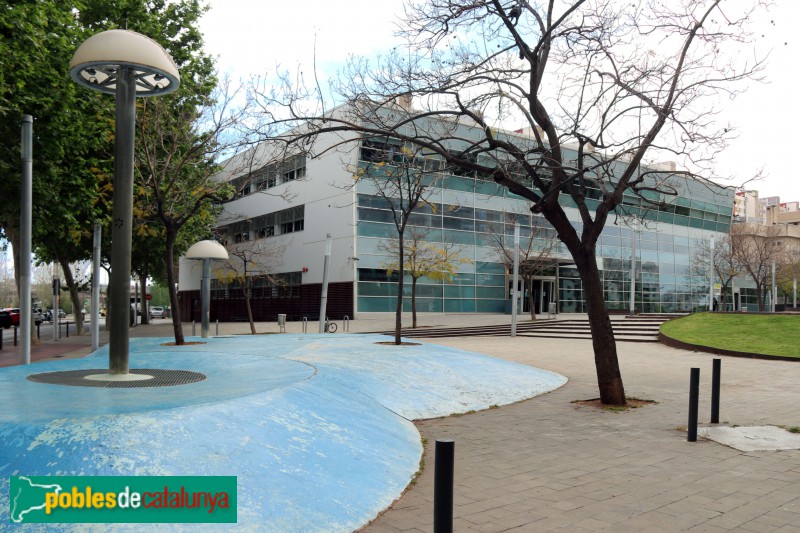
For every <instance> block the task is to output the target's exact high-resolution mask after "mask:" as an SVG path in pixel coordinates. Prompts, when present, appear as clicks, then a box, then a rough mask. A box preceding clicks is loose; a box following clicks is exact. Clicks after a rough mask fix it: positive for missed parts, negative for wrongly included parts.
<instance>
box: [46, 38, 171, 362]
mask: <svg viewBox="0 0 800 533" xmlns="http://www.w3.org/2000/svg"><path fill="white" fill-rule="evenodd" d="M69 67H70V75H71V76H72V79H73V80H74V81H75V82H77V83H78V84H80V85H83V86H84V87H88V88H90V89H94V90H97V91H100V92H104V93H108V94H113V95H115V97H116V106H117V107H116V115H115V119H116V120H115V126H114V198H113V202H114V204H113V210H112V215H111V222H112V223H111V277H110V279H109V284H108V297H109V298H110V299H111V307H110V309H109V317H108V321H109V339H110V340H109V351H108V370H109V374H111V375H116V374H125V375H127V374H128V373H129V368H128V350H129V341H130V339H129V331H128V322H129V319H130V314H129V313H130V304H129V302H130V280H131V238H132V220H131V219H132V216H133V149H134V138H135V134H136V106H135V100H136V97H137V96H157V95H162V94H167V93H171V92H173V91H175V90H177V89H178V84H179V83H180V76H179V75H178V67H177V66H176V65H175V62H174V61H173V60H172V58H171V57H170V56H169V54H168V53H167V52H166V50H164V49H163V48H162V47H161V45H159V44H158V43H156V42H155V41H154V40H152V39H150V38H149V37H146V36H144V35H142V34H140V33H136V32H133V31H128V30H108V31H104V32H102V33H98V34H96V35H93V36H91V37H89V38H88V39H87V40H86V41H85V42H84V43H83V44H82V45H81V46H80V47H79V48H78V49H77V50H76V51H75V55H74V56H73V57H72V61H70V64H69ZM54 312H57V310H54Z"/></svg>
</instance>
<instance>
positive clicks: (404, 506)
mask: <svg viewBox="0 0 800 533" xmlns="http://www.w3.org/2000/svg"><path fill="white" fill-rule="evenodd" d="M423 316H424V317H425V320H424V323H425V324H426V325H427V326H454V325H478V324H481V323H502V322H503V321H508V317H503V316H497V315H483V316H476V315H469V316H458V315H456V316H443V315H431V316H428V315H423ZM350 325H351V330H352V331H356V330H358V331H380V330H383V329H386V328H387V327H388V326H390V325H391V317H388V316H380V315H376V316H374V317H367V318H365V319H362V320H358V321H353V322H351V324H350ZM300 327H301V326H300V324H299V323H290V324H289V327H288V329H289V331H290V333H297V332H299V331H300ZM315 327H316V323H309V330H313V331H316V330H315ZM221 328H222V329H223V330H222V331H221V333H226V334H227V333H235V332H239V331H244V330H246V328H247V327H246V324H224V325H221ZM340 328H341V324H340ZM187 330H188V328H187ZM212 331H213V326H212ZM259 331H272V332H274V331H277V326H276V325H275V324H260V325H259ZM340 331H341V330H340ZM169 332H170V328H169V326H168V325H166V324H161V323H158V324H156V325H154V326H145V327H141V328H137V329H135V330H134V335H148V336H149V335H152V336H159V337H162V336H169ZM336 335H339V334H338V333H337V334H336ZM419 340H421V341H424V342H431V343H436V344H439V345H443V346H447V347H452V348H458V349H462V350H468V351H472V352H478V353H482V354H486V355H491V356H494V357H498V358H502V359H506V360H509V361H512V362H517V363H522V364H524V365H530V366H534V367H537V368H541V369H544V370H549V371H552V372H554V373H557V374H561V375H564V376H566V377H567V378H568V379H569V381H568V382H567V383H566V385H564V386H562V387H560V388H558V389H556V390H554V391H552V392H550V393H547V394H545V395H542V396H538V397H536V398H533V399H530V400H525V401H521V402H518V403H514V404H511V405H506V406H503V407H500V408H497V409H488V410H485V411H480V412H477V413H473V414H466V415H463V416H455V417H448V418H436V419H431V420H423V421H418V422H416V426H417V428H418V429H419V431H420V433H421V434H422V437H423V438H424V439H426V442H427V450H426V456H425V459H426V461H425V469H424V471H423V473H422V475H421V476H420V478H419V479H418V480H417V482H416V483H415V484H414V485H412V486H411V487H410V488H409V490H408V491H406V492H405V494H404V495H403V496H402V497H400V498H399V499H398V500H397V501H396V502H395V503H394V504H393V505H392V507H391V508H390V509H389V510H388V511H386V512H385V513H383V514H382V515H381V516H379V517H378V518H377V519H376V520H375V521H373V523H371V524H370V525H368V526H366V527H365V528H364V531H369V532H373V531H374V532H380V531H387V532H395V531H411V532H420V531H421V532H429V531H432V519H433V510H432V494H433V471H434V465H433V444H434V441H435V440H436V439H437V438H447V439H453V440H455V443H456V472H455V478H456V493H455V509H454V516H455V530H456V531H486V532H499V531H521V532H525V531H550V530H563V531H597V530H606V531H614V532H617V531H621V532H624V531H681V530H694V531H800V451H798V450H788V451H758V452H740V451H737V450H735V449H733V448H729V447H726V446H723V445H721V444H718V443H716V442H712V441H707V440H704V439H702V438H701V440H699V441H698V442H696V443H688V442H686V431H685V429H686V428H685V426H686V424H687V407H688V388H689V370H690V368H692V367H699V368H700V369H701V396H700V421H701V424H704V423H707V421H708V419H709V412H710V406H709V399H710V398H709V397H710V382H711V364H712V359H713V358H715V357H718V356H713V355H710V354H704V353H696V352H687V351H681V350H675V349H672V348H667V347H664V346H661V345H657V344H641V343H619V345H618V349H619V352H620V364H621V368H622V375H623V379H624V381H625V386H626V392H627V395H628V396H629V397H637V398H641V399H647V400H653V401H655V402H658V403H657V404H654V405H648V406H644V407H640V408H637V409H631V410H629V411H625V412H617V411H598V410H596V409H595V408H592V407H586V406H581V405H577V404H574V403H572V402H574V401H576V400H586V399H590V398H595V397H597V386H596V383H595V375H594V364H593V356H592V350H591V344H590V343H589V342H588V341H585V340H565V339H539V338H537V339H532V338H516V339H511V338H507V337H464V338H458V337H455V338H444V339H431V340H429V341H426V340H425V339H419ZM72 342H74V343H75V344H74V348H76V350H73V351H67V352H65V355H66V356H67V357H71V356H74V355H80V353H81V351H82V350H84V351H85V350H86V348H85V347H82V346H80V343H79V341H72ZM82 342H85V340H84V341H82ZM721 359H722V401H721V420H722V422H723V424H725V425H730V426H762V425H775V426H787V427H791V426H800V394H799V393H798V384H800V362H798V363H793V362H783V361H764V360H752V359H742V358H733V357H721ZM317 527H318V529H316V530H318V531H337V530H340V529H336V528H335V527H331V525H330V524H322V523H318V524H317ZM267 530H268V529H267Z"/></svg>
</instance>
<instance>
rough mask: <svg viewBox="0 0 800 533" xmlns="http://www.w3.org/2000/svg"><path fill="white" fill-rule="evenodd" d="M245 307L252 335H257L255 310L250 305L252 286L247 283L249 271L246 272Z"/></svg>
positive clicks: (244, 283)
mask: <svg viewBox="0 0 800 533" xmlns="http://www.w3.org/2000/svg"><path fill="white" fill-rule="evenodd" d="M242 287H244V306H245V308H246V309H247V321H248V322H250V334H251V335H255V334H256V324H255V322H253V308H252V306H251V305H250V284H249V283H248V282H247V270H245V271H244V282H243V283H242Z"/></svg>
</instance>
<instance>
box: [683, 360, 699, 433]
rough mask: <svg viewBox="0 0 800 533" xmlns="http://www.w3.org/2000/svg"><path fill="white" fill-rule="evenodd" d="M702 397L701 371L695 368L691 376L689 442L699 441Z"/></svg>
mask: <svg viewBox="0 0 800 533" xmlns="http://www.w3.org/2000/svg"><path fill="white" fill-rule="evenodd" d="M699 396H700V369H699V368H693V369H692V370H691V373H690V375H689V427H688V428H687V433H688V436H687V437H686V440H688V441H689V442H696V441H697V404H698V397H699Z"/></svg>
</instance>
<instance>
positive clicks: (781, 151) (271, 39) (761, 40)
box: [201, 0, 800, 201]
mask: <svg viewBox="0 0 800 533" xmlns="http://www.w3.org/2000/svg"><path fill="white" fill-rule="evenodd" d="M209 3H210V8H211V9H210V11H209V12H208V13H207V14H206V15H205V16H204V18H203V20H202V21H201V30H202V31H203V33H204V36H205V42H206V51H207V52H208V53H210V54H211V55H213V56H216V57H217V58H218V63H217V64H218V68H219V69H220V71H221V72H223V73H227V74H229V75H230V76H231V77H232V79H233V80H238V79H242V80H248V79H249V78H250V77H251V76H254V75H263V74H265V73H267V74H268V75H272V74H273V73H274V72H275V68H276V65H280V67H281V68H291V69H294V68H297V67H299V70H300V71H302V72H303V73H304V74H305V75H306V76H308V75H310V73H311V72H312V70H313V68H314V59H315V51H316V67H317V71H318V72H319V73H321V75H322V77H325V76H326V75H330V74H332V73H334V72H335V71H336V70H337V68H338V67H339V66H341V65H342V64H343V63H344V62H345V61H346V60H347V58H348V57H349V56H350V55H355V56H367V57H369V56H375V55H377V54H379V53H381V52H384V51H387V50H389V49H390V48H391V47H392V45H393V44H394V43H397V42H398V41H397V40H396V37H394V36H393V31H394V29H395V28H396V23H397V21H398V16H399V15H402V6H403V2H402V0H379V1H373V2H364V1H362V0H337V1H336V2H332V1H330V0H307V1H304V2H301V3H297V4H293V3H283V2H275V1H263V0H210V2H209ZM799 18H800V2H795V1H791V0H778V2H777V5H775V6H773V8H772V9H770V10H769V11H768V12H766V13H762V14H760V15H759V16H758V17H757V19H756V37H757V43H756V53H757V54H760V55H762V56H763V55H767V54H768V55H769V60H768V66H767V69H766V72H765V81H764V83H751V84H750V85H749V87H748V90H747V92H746V93H745V94H743V95H740V96H739V97H737V98H736V99H735V100H733V101H727V98H726V102H725V106H724V107H725V113H726V117H725V120H726V122H729V123H730V124H731V125H732V126H733V127H734V128H735V129H736V132H737V134H738V138H736V139H735V140H734V141H733V142H732V143H731V144H730V147H729V148H728V149H727V150H726V151H725V152H724V153H723V154H722V155H721V156H720V157H719V158H718V160H717V161H716V164H717V172H718V174H719V175H720V176H724V177H726V178H729V179H728V180H726V181H721V183H723V184H725V185H736V186H738V185H740V184H742V183H744V182H745V181H747V180H748V179H750V178H751V177H753V176H755V175H756V174H757V173H758V172H759V171H761V172H762V174H763V176H764V178H763V179H762V180H760V181H757V182H750V183H749V184H748V185H747V188H749V189H756V190H758V191H759V195H760V196H761V197H762V198H763V197H768V196H780V197H781V200H782V201H794V200H797V201H800V172H798V171H796V170H795V167H794V164H793V157H792V153H793V150H794V149H796V148H795V147H800V143H798V142H797V141H795V140H794V137H795V135H794V133H795V128H796V127H797V126H796V125H797V124H798V123H800V121H798V120H797V119H798V118H800V111H798V109H797V108H796V107H793V106H792V104H793V101H792V100H793V98H792V94H793V93H794V91H795V90H796V88H797V87H798V86H800V83H799V82H800V68H798V67H800V64H799V63H800V39H798V38H796V37H793V35H792V34H791V33H792V21H796V20H798V19H799Z"/></svg>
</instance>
